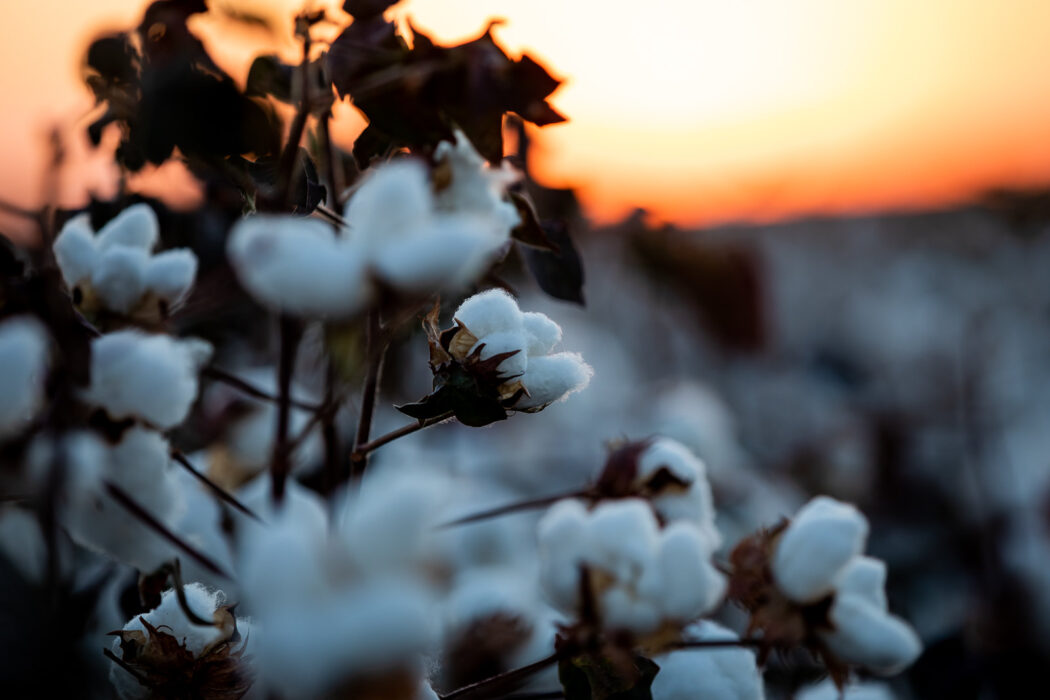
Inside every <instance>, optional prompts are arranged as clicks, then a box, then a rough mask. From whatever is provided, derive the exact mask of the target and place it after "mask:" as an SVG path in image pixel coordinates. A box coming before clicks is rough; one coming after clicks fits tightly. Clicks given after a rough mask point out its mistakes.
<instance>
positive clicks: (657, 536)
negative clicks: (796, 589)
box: [538, 498, 726, 635]
mask: <svg viewBox="0 0 1050 700" xmlns="http://www.w3.org/2000/svg"><path fill="white" fill-rule="evenodd" d="M538 531H539V555H540V580H541V583H542V585H543V588H544V592H545V593H546V595H547V596H548V598H549V599H550V600H551V602H552V603H554V604H555V605H557V606H558V607H560V608H562V609H563V610H564V611H565V612H566V613H568V614H570V615H575V614H576V606H577V605H578V603H579V600H578V597H579V571H580V567H581V566H586V567H587V568H588V569H590V570H591V571H592V577H591V585H592V586H593V587H594V591H593V592H594V594H595V598H596V600H598V601H599V607H600V608H601V615H602V619H603V620H604V621H605V623H606V624H607V625H609V626H610V627H622V628H626V629H630V630H632V631H633V632H636V633H638V634H642V635H644V634H648V633H651V632H653V631H655V630H656V629H657V628H658V627H659V626H660V625H661V624H662V623H671V624H679V625H685V624H687V623H689V622H691V621H692V620H694V619H696V618H697V617H699V616H700V615H702V614H704V613H705V612H707V611H709V610H711V609H712V608H713V607H715V606H716V605H717V604H718V603H719V601H720V600H721V598H722V596H723V594H724V592H725V586H726V580H725V577H724V576H723V575H722V574H721V573H720V572H718V570H717V569H715V568H714V566H713V564H712V562H711V555H712V547H711V545H710V542H709V541H708V538H707V537H706V536H705V535H704V534H702V533H701V531H700V530H699V529H698V528H696V526H695V525H693V524H691V523H689V522H685V521H679V522H676V523H673V524H672V525H671V526H669V527H668V528H666V529H663V530H661V529H660V527H659V524H658V523H657V521H656V516H655V515H654V514H653V511H652V509H651V508H650V506H649V504H648V503H647V502H646V501H644V500H641V499H636V498H627V499H621V500H615V501H607V502H603V503H600V504H599V505H598V506H596V507H595V508H594V510H592V511H587V509H586V507H585V506H584V505H583V504H582V503H580V502H579V501H561V502H559V503H556V504H555V505H554V506H552V507H551V508H550V510H548V512H547V514H546V515H544V516H543V518H542V519H541V520H540V523H539V527H538Z"/></svg>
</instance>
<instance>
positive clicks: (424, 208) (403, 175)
mask: <svg viewBox="0 0 1050 700" xmlns="http://www.w3.org/2000/svg"><path fill="white" fill-rule="evenodd" d="M433 206H434V203H433V195H432V194H431V191H430V182H429V180H428V176H427V171H426V168H425V167H424V166H423V164H422V163H421V162H419V161H417V160H410V159H407V158H402V159H400V160H397V161H393V162H391V163H386V164H384V165H382V166H379V167H376V168H372V169H371V171H370V172H369V174H367V175H366V176H365V178H364V180H363V181H362V183H361V185H360V186H359V187H358V188H357V191H356V192H354V196H353V197H351V199H350V202H349V203H348V204H347V206H346V220H347V221H348V222H349V223H350V233H351V235H352V236H354V237H356V238H359V239H360V240H361V242H362V243H363V244H364V245H365V247H366V248H367V249H368V250H369V251H372V250H375V249H377V248H380V247H382V246H383V245H384V244H385V243H388V242H390V241H391V239H395V240H396V239H398V238H402V237H405V236H410V235H412V233H413V232H414V231H417V230H419V229H420V228H422V227H424V226H426V225H427V223H428V221H429V219H430V217H431V212H432V209H433Z"/></svg>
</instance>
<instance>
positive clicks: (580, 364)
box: [514, 352, 594, 410]
mask: <svg viewBox="0 0 1050 700" xmlns="http://www.w3.org/2000/svg"><path fill="white" fill-rule="evenodd" d="M593 375H594V370H593V369H591V366H590V365H588V364H587V363H586V362H584V361H583V357H581V356H580V354H579V353H575V352H559V353H555V354H553V355H543V356H540V357H531V358H529V366H528V368H527V369H526V370H525V374H524V375H522V377H521V383H522V384H524V385H525V389H527V390H528V392H529V395H528V396H523V397H522V398H521V399H520V400H519V401H518V402H517V403H515V404H514V408H515V409H518V410H528V409H539V408H543V407H544V406H547V405H548V404H552V403H554V402H555V401H559V400H561V399H564V398H567V397H568V396H569V394H573V393H575V392H577V391H582V390H583V389H586V388H587V385H588V384H589V383H590V381H591V377H592V376H593Z"/></svg>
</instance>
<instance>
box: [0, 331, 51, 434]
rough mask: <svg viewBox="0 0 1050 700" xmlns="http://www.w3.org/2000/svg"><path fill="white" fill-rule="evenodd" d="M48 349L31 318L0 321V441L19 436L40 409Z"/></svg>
mask: <svg viewBox="0 0 1050 700" xmlns="http://www.w3.org/2000/svg"><path fill="white" fill-rule="evenodd" d="M49 346H50V339H49V338H48V335H47V331H46V330H45V329H44V327H43V325H41V323H40V322H39V321H37V320H36V319H35V318H33V317H31V316H17V317H14V318H10V319H7V320H5V321H3V322H0V441H3V440H4V439H6V438H9V437H12V436H15V435H18V434H19V433H21V432H22V431H23V430H24V429H25V428H26V427H27V426H28V424H29V423H30V422H31V421H32V420H33V418H35V417H36V415H37V413H39V411H40V409H41V408H42V407H43V404H44V382H45V380H46V379H47V366H48V360H49V358H48V355H49Z"/></svg>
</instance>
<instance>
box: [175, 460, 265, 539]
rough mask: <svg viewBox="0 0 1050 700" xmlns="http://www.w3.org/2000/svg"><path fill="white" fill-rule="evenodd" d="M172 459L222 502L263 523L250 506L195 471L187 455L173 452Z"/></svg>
mask: <svg viewBox="0 0 1050 700" xmlns="http://www.w3.org/2000/svg"><path fill="white" fill-rule="evenodd" d="M171 458H172V459H174V460H175V461H176V462H177V463H178V464H179V465H180V466H181V467H182V468H183V469H185V470H186V471H188V472H189V473H190V474H192V475H193V476H195V477H196V478H197V480H198V481H200V482H201V483H202V484H204V485H205V486H207V487H208V489H209V490H210V491H211V492H212V493H214V494H215V495H216V496H218V497H219V499H220V500H222V501H223V502H225V503H228V504H230V505H231V506H233V507H234V508H236V509H237V510H239V511H241V512H242V513H244V514H245V515H247V516H248V517H250V518H253V519H255V520H259V521H260V522H261V519H260V518H259V516H258V515H256V514H255V513H254V512H253V511H252V510H251V509H250V508H248V506H246V505H244V504H243V503H241V502H240V501H238V500H237V499H236V498H234V497H233V496H232V495H231V494H229V493H227V491H226V490H225V489H224V488H222V487H221V486H219V485H218V484H216V483H215V482H214V481H212V480H211V479H209V478H208V477H207V475H205V474H202V473H201V472H199V471H197V470H196V469H194V467H193V465H192V464H191V463H190V460H189V459H187V458H186V455H184V454H182V453H181V452H179V451H178V450H172V452H171Z"/></svg>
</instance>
